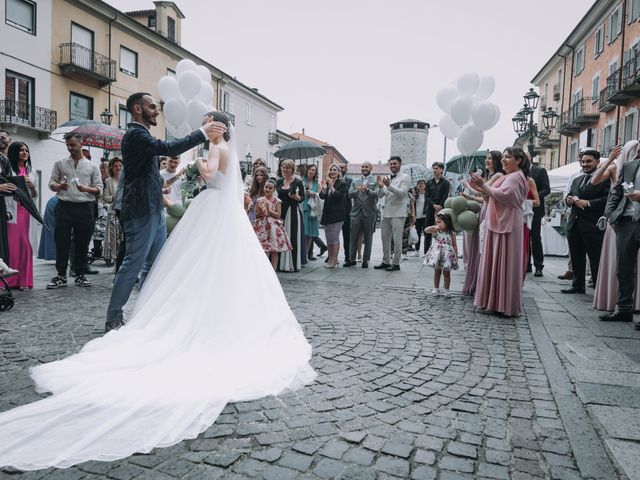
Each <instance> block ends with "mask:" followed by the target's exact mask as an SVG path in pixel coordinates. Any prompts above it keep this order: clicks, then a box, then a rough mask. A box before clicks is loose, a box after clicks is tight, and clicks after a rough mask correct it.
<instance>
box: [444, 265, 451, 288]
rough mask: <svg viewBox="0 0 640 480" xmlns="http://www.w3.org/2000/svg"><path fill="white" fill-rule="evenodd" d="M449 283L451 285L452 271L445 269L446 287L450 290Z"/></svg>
mask: <svg viewBox="0 0 640 480" xmlns="http://www.w3.org/2000/svg"><path fill="white" fill-rule="evenodd" d="M449 285H451V272H450V271H448V270H445V271H444V289H445V290H449Z"/></svg>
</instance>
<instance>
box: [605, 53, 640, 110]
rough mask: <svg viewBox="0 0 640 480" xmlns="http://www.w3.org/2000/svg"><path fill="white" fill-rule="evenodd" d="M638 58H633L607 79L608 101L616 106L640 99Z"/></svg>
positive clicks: (639, 66)
mask: <svg viewBox="0 0 640 480" xmlns="http://www.w3.org/2000/svg"><path fill="white" fill-rule="evenodd" d="M638 60H639V59H638V58H637V57H636V56H633V57H632V58H631V59H630V60H628V61H627V62H626V63H625V64H624V65H623V67H622V68H619V69H618V70H616V71H615V72H613V73H612V74H611V75H610V76H609V77H608V78H607V88H606V90H607V96H606V100H607V101H608V102H609V103H613V104H615V105H626V104H628V103H629V101H631V100H633V99H635V98H638V97H640V83H638V80H639V79H640V77H639V75H640V65H638Z"/></svg>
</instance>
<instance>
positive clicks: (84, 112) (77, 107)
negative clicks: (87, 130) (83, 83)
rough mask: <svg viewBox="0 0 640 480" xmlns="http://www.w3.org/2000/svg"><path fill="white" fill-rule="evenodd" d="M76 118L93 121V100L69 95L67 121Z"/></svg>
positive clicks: (75, 94) (78, 95) (82, 96)
mask: <svg viewBox="0 0 640 480" xmlns="http://www.w3.org/2000/svg"><path fill="white" fill-rule="evenodd" d="M76 118H85V119H87V120H92V119H93V98H91V97H85V96H84V95H80V94H79V93H75V92H71V93H70V94H69V120H75V119H76Z"/></svg>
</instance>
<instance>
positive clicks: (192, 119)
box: [187, 99, 207, 130]
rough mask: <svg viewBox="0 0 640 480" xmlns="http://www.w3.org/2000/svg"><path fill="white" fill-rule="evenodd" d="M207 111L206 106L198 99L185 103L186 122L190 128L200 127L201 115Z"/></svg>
mask: <svg viewBox="0 0 640 480" xmlns="http://www.w3.org/2000/svg"><path fill="white" fill-rule="evenodd" d="M205 113H207V106H206V105H205V104H204V103H202V102H201V101H200V100H197V99H194V100H191V101H190V102H189V103H187V123H188V124H189V126H190V127H191V128H192V129H194V130H195V129H196V128H200V126H201V125H202V117H204V114H205Z"/></svg>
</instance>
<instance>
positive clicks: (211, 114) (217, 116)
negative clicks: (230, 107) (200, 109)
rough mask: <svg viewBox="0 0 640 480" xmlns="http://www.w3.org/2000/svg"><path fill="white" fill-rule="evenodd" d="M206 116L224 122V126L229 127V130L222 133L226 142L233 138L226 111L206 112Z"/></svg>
mask: <svg viewBox="0 0 640 480" xmlns="http://www.w3.org/2000/svg"><path fill="white" fill-rule="evenodd" d="M204 116H205V117H210V118H211V120H213V121H214V122H220V123H224V126H225V127H227V131H226V132H225V133H223V134H222V138H224V141H225V142H228V141H229V139H230V138H231V135H230V134H229V117H227V116H226V115H225V114H224V113H222V112H218V111H215V110H214V111H212V112H209V113H206V114H205V115H204Z"/></svg>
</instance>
